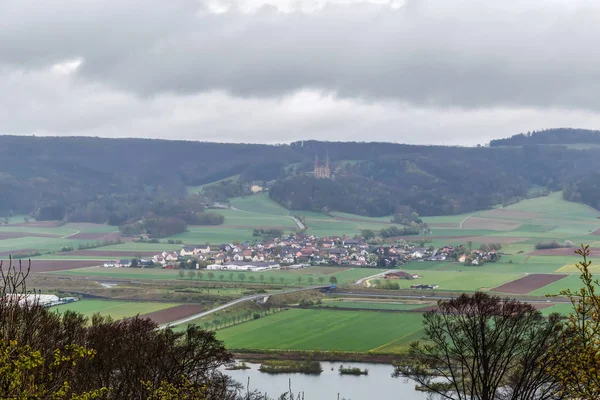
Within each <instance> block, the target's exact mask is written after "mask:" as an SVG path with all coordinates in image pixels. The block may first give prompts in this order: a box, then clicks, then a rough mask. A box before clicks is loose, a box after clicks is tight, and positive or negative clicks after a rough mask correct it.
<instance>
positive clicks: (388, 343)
mask: <svg viewBox="0 0 600 400" xmlns="http://www.w3.org/2000/svg"><path fill="white" fill-rule="evenodd" d="M415 332H416V331H414V332H410V333H407V334H406V335H402V336H399V337H397V338H396V339H394V340H392V341H391V342H387V343H384V344H382V345H381V346H377V347H375V348H374V349H371V350H368V351H367V353H370V352H372V351H373V352H375V351H377V350H378V349H381V348H382V347H385V346H388V345H390V344H392V343H394V342H397V341H398V340H400V339H404V338H405V337H407V336H410V335H412V334H413V333H415Z"/></svg>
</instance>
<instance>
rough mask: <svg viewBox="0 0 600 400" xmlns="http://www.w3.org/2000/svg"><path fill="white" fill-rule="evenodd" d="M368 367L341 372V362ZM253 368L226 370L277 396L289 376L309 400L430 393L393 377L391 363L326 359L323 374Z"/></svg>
mask: <svg viewBox="0 0 600 400" xmlns="http://www.w3.org/2000/svg"><path fill="white" fill-rule="evenodd" d="M342 364H343V365H344V366H346V367H349V366H352V367H358V368H360V369H365V368H366V369H368V370H369V375H361V376H354V375H340V373H339V372H338V368H339V366H340V365H342ZM247 365H248V366H249V367H250V368H251V369H246V370H237V371H225V373H226V374H227V375H229V376H231V377H232V378H233V379H235V380H236V381H238V382H240V383H242V384H243V385H244V387H245V386H246V383H247V382H248V377H250V390H254V389H258V390H260V391H261V392H263V393H266V394H267V395H269V397H272V398H277V397H278V396H279V395H280V394H281V393H283V392H287V391H288V387H289V379H290V378H291V380H292V392H294V395H297V394H298V393H299V392H304V399H305V400H337V399H338V394H339V399H340V400H341V399H346V400H375V399H376V400H398V399H402V400H425V399H426V398H427V394H426V393H424V392H417V391H416V390H415V383H414V382H412V381H409V382H406V380H405V379H403V378H392V377H391V375H392V372H393V371H394V368H393V367H392V366H391V365H388V364H367V363H339V362H333V363H331V362H322V363H321V366H322V367H323V373H321V375H304V374H277V375H270V374H265V373H262V372H260V371H258V367H259V366H260V364H251V363H247Z"/></svg>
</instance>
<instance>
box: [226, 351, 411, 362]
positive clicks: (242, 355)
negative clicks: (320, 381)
mask: <svg viewBox="0 0 600 400" xmlns="http://www.w3.org/2000/svg"><path fill="white" fill-rule="evenodd" d="M231 353H232V354H233V357H234V358H235V359H236V360H242V361H247V362H252V363H259V362H261V361H266V360H294V361H303V360H306V359H311V360H315V361H329V362H364V363H375V364H389V365H393V364H395V363H397V362H400V361H403V362H406V361H408V360H410V356H409V355H408V354H369V353H343V352H327V351H314V352H313V351H248V350H232V351H231Z"/></svg>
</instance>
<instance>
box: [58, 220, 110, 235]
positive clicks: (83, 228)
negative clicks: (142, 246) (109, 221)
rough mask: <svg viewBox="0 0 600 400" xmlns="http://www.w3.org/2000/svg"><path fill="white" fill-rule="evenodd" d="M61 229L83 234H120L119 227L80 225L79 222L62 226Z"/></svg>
mask: <svg viewBox="0 0 600 400" xmlns="http://www.w3.org/2000/svg"><path fill="white" fill-rule="evenodd" d="M61 228H64V229H72V230H77V231H80V232H81V233H86V232H89V233H111V232H119V227H118V226H111V225H105V224H89V223H79V222H69V223H68V224H66V225H63V226H61Z"/></svg>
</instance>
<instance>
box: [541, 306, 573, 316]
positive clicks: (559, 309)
mask: <svg viewBox="0 0 600 400" xmlns="http://www.w3.org/2000/svg"><path fill="white" fill-rule="evenodd" d="M541 311H542V314H543V315H545V316H548V315H550V314H552V313H559V314H561V315H569V314H571V313H572V312H573V305H572V304H570V303H568V304H566V303H565V304H555V305H553V306H551V307H548V308H543V309H542V310H541Z"/></svg>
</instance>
